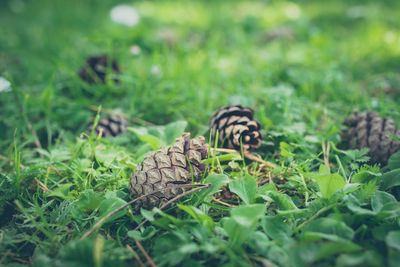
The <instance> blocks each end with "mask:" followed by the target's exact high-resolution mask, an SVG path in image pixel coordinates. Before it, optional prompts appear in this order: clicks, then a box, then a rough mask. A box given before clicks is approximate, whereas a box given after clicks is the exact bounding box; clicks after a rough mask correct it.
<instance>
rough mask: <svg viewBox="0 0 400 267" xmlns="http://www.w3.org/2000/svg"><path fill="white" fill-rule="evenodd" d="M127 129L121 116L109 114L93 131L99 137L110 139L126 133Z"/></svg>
mask: <svg viewBox="0 0 400 267" xmlns="http://www.w3.org/2000/svg"><path fill="white" fill-rule="evenodd" d="M127 128H128V121H127V120H126V118H125V116H123V115H121V114H111V115H109V116H108V117H106V118H103V119H101V120H100V121H99V123H98V124H97V126H96V128H95V131H96V134H97V135H101V137H112V136H117V135H120V134H122V133H124V132H126V130H127Z"/></svg>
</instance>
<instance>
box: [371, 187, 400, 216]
mask: <svg viewBox="0 0 400 267" xmlns="http://www.w3.org/2000/svg"><path fill="white" fill-rule="evenodd" d="M393 203H394V204H396V203H397V200H396V198H395V197H394V196H393V195H391V194H389V193H386V192H382V191H376V192H375V194H374V196H373V197H372V199H371V207H372V210H373V211H375V212H379V211H382V210H384V209H385V207H387V206H388V205H391V204H393Z"/></svg>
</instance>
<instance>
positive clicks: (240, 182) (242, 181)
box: [229, 175, 257, 204]
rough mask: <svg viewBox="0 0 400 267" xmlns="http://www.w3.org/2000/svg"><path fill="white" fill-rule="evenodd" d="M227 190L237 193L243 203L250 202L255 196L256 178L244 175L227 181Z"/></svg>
mask: <svg viewBox="0 0 400 267" xmlns="http://www.w3.org/2000/svg"><path fill="white" fill-rule="evenodd" d="M229 190H230V191H231V192H233V193H235V194H236V195H238V196H239V197H240V198H241V199H242V200H243V202H244V203H245V204H252V203H253V202H254V199H255V198H256V193H257V182H256V178H255V177H253V176H250V175H245V176H244V177H240V178H239V179H236V180H233V181H231V182H230V183H229Z"/></svg>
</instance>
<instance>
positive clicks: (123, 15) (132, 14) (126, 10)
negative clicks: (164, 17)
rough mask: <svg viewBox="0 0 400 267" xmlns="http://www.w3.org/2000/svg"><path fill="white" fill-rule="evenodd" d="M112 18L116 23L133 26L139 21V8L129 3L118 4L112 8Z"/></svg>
mask: <svg viewBox="0 0 400 267" xmlns="http://www.w3.org/2000/svg"><path fill="white" fill-rule="evenodd" d="M110 16H111V20H112V21H114V22H115V23H118V24H122V25H125V26H128V27H133V26H135V25H137V24H138V23H139V20H140V16H139V13H138V12H137V10H136V9H135V8H133V7H131V6H129V5H117V6H115V7H113V9H111V12H110Z"/></svg>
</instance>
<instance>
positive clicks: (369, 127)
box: [342, 112, 400, 166]
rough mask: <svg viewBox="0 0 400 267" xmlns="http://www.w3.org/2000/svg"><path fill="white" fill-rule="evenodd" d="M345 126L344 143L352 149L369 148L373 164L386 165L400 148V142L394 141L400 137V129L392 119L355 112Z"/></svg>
mask: <svg viewBox="0 0 400 267" xmlns="http://www.w3.org/2000/svg"><path fill="white" fill-rule="evenodd" d="M344 125H345V126H347V129H346V130H345V131H343V132H342V141H343V143H344V145H345V147H347V148H350V149H361V148H369V156H370V157H371V159H370V162H371V163H372V164H376V163H378V164H381V165H382V166H384V165H386V164H387V162H388V159H389V158H390V156H391V155H392V154H394V153H395V152H396V151H398V150H399V148H400V142H398V141H395V140H393V139H394V136H397V137H400V129H397V128H396V125H395V123H394V121H393V120H392V119H390V118H382V117H380V116H379V115H378V114H377V113H375V112H354V113H353V114H352V115H351V116H350V117H348V118H347V119H346V120H345V122H344Z"/></svg>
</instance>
